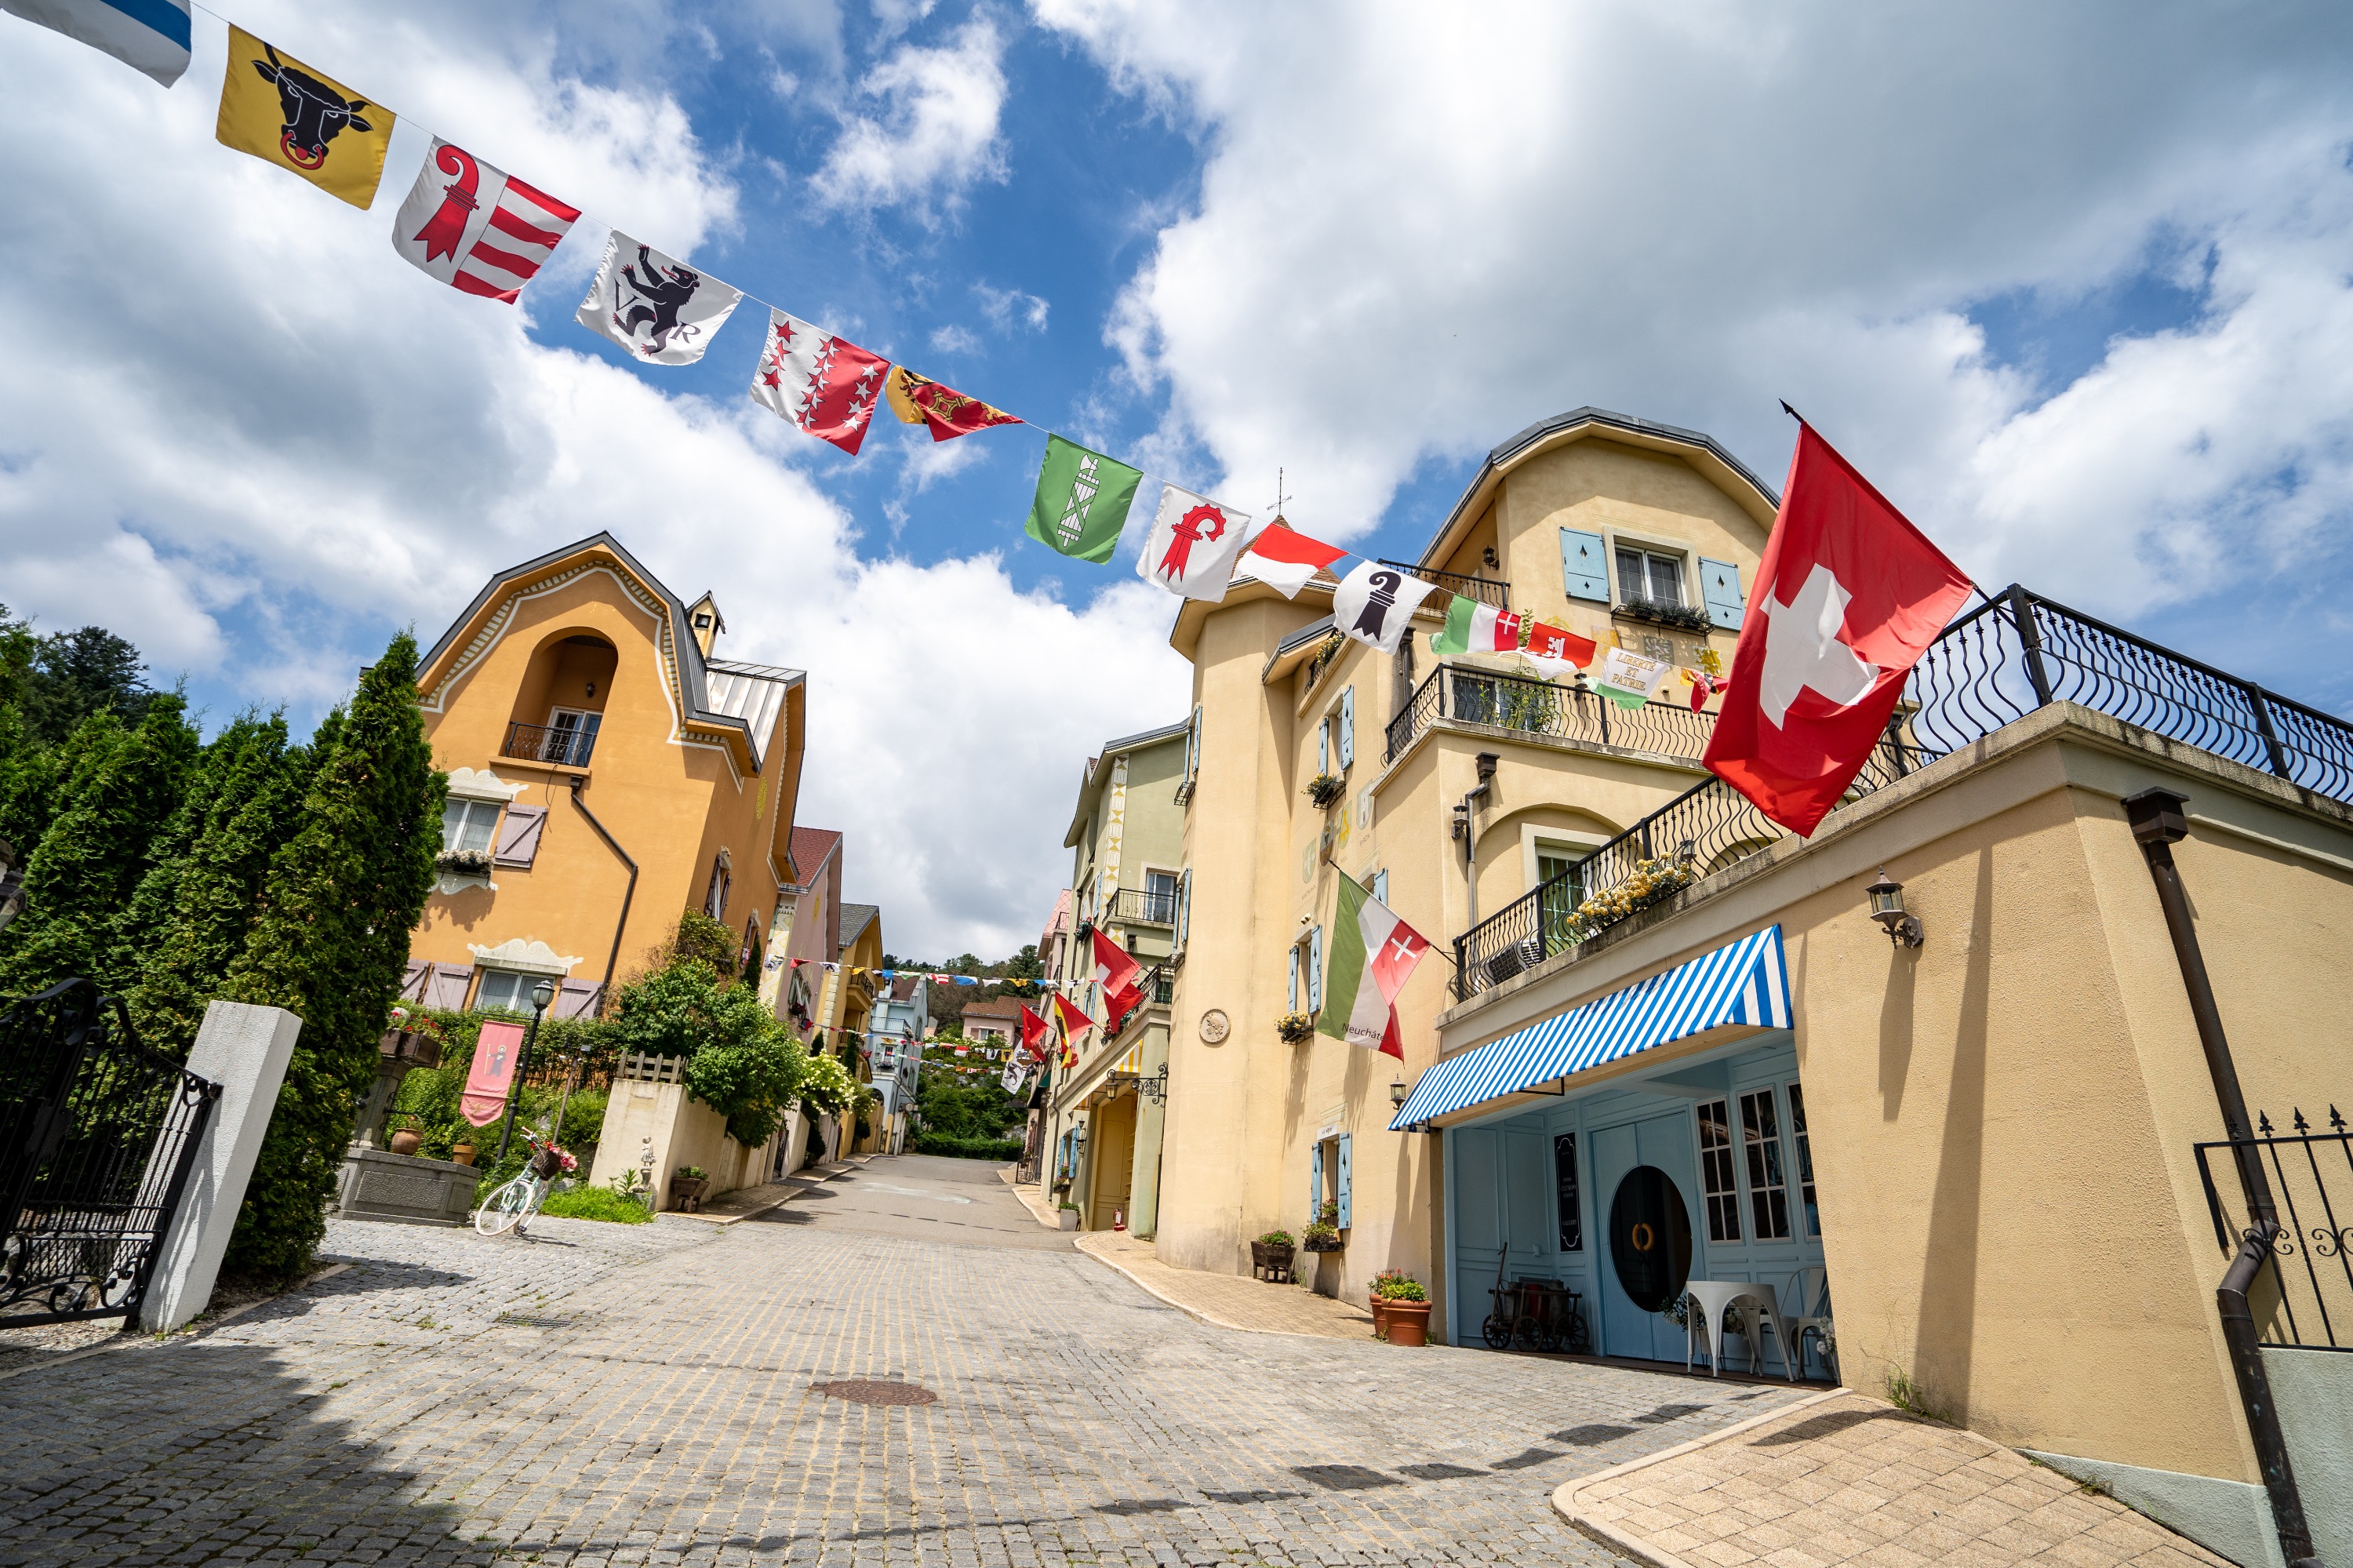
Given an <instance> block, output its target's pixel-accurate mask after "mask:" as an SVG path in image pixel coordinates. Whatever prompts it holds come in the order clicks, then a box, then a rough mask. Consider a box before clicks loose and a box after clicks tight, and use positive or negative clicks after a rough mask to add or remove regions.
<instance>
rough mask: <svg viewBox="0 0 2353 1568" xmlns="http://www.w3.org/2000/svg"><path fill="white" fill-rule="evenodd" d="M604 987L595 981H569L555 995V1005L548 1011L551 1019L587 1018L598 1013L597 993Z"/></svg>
mask: <svg viewBox="0 0 2353 1568" xmlns="http://www.w3.org/2000/svg"><path fill="white" fill-rule="evenodd" d="M603 989H604V987H602V986H600V985H598V984H597V983H596V981H594V980H565V982H564V985H563V989H562V990H560V991H557V992H556V993H555V1005H554V1007H552V1008H549V1009H548V1010H547V1015H548V1016H549V1017H550V1018H586V1017H589V1016H590V1015H592V1014H593V1013H595V1012H596V993H597V992H598V991H602V990H603Z"/></svg>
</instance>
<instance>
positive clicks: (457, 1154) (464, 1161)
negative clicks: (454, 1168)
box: [449, 1143, 474, 1165]
mask: <svg viewBox="0 0 2353 1568" xmlns="http://www.w3.org/2000/svg"><path fill="white" fill-rule="evenodd" d="M449 1158H450V1159H452V1160H456V1161H457V1162H458V1163H459V1164H460V1165H471V1164H472V1163H473V1162H474V1146H473V1145H472V1144H470V1143H453V1144H451V1145H450V1146H449Z"/></svg>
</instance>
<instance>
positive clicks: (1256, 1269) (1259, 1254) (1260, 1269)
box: [1250, 1241, 1292, 1285]
mask: <svg viewBox="0 0 2353 1568" xmlns="http://www.w3.org/2000/svg"><path fill="white" fill-rule="evenodd" d="M1291 1255H1292V1249H1291V1248H1289V1247H1287V1246H1270V1245H1267V1244H1266V1243H1265V1242H1256V1241H1254V1242H1252V1243H1250V1272H1251V1273H1252V1274H1255V1275H1258V1276H1259V1277H1261V1278H1265V1279H1271V1280H1272V1281H1274V1283H1276V1284H1277V1285H1280V1284H1282V1282H1283V1281H1284V1280H1286V1279H1289V1278H1290V1277H1291Z"/></svg>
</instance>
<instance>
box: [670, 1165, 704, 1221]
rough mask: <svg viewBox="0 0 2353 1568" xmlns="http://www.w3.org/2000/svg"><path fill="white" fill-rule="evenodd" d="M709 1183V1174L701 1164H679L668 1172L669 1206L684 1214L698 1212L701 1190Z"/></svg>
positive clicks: (700, 1202) (700, 1204) (700, 1207)
mask: <svg viewBox="0 0 2353 1568" xmlns="http://www.w3.org/2000/svg"><path fill="white" fill-rule="evenodd" d="M710 1184H711V1177H710V1174H709V1173H708V1172H707V1171H704V1170H703V1169H702V1166H700V1165H681V1166H680V1167H679V1168H678V1169H677V1170H675V1171H671V1172H670V1207H671V1208H673V1209H675V1210H677V1211H678V1212H679V1213H684V1214H691V1213H697V1212H699V1211H700V1210H701V1209H702V1190H703V1189H704V1188H705V1187H707V1186H709V1185H710Z"/></svg>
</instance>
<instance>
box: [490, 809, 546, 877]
mask: <svg viewBox="0 0 2353 1568" xmlns="http://www.w3.org/2000/svg"><path fill="white" fill-rule="evenodd" d="M546 826H547V808H546V807H544V806H509V807H508V808H507V814H506V817H505V819H504V820H503V821H501V822H500V823H499V838H498V844H499V847H498V851H497V853H494V854H492V855H491V864H492V865H515V866H524V867H528V866H529V865H530V864H531V863H532V860H533V857H534V856H536V855H537V854H538V853H539V834H540V830H542V829H543V828H544V827H546Z"/></svg>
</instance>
